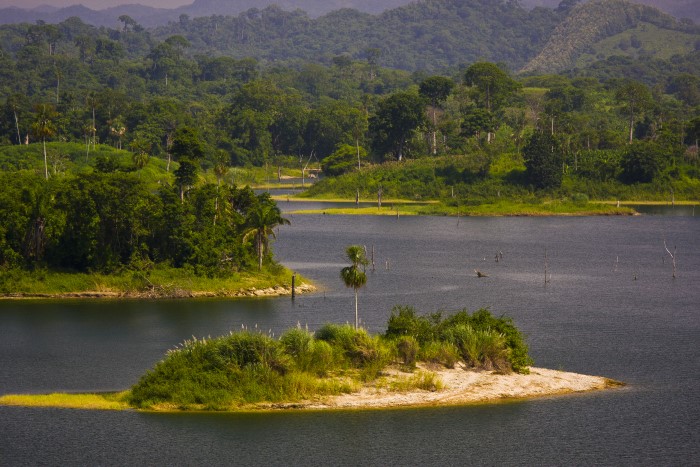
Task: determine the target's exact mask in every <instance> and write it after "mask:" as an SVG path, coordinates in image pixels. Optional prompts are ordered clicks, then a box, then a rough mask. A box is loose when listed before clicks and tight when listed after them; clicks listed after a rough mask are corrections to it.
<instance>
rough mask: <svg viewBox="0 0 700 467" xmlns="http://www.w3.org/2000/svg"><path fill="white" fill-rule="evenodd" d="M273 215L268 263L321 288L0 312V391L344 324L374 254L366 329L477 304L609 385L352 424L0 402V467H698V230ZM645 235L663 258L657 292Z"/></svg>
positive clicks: (287, 416)
mask: <svg viewBox="0 0 700 467" xmlns="http://www.w3.org/2000/svg"><path fill="white" fill-rule="evenodd" d="M281 204H283V203H281ZM290 204H292V203H290ZM290 218H291V220H292V224H291V225H290V226H285V227H283V228H281V229H280V232H279V235H278V240H277V241H276V243H275V245H274V247H275V251H276V253H277V255H278V257H279V258H280V260H281V261H282V262H283V263H284V264H286V265H287V266H288V267H290V268H292V269H294V270H296V271H298V272H299V273H301V274H303V275H305V276H307V277H309V278H312V279H313V280H314V281H316V283H317V284H318V285H320V286H321V287H322V289H321V291H319V292H318V293H316V294H313V295H303V296H298V297H297V299H296V300H295V301H294V302H293V301H292V300H291V299H290V298H289V297H285V298H273V299H258V300H237V301H232V300H203V301H158V302H145V301H126V302H117V301H60V302H46V301H23V302H12V301H0V393H2V394H4V393H17V392H23V393H24V392H26V393H45V392H51V391H109V390H119V389H125V388H127V387H128V386H130V385H132V384H133V383H135V382H136V381H137V379H138V377H139V376H140V375H141V374H142V373H144V372H145V371H146V370H148V369H149V368H151V367H152V366H153V365H154V364H155V363H156V362H157V361H158V360H160V359H161V358H162V356H163V355H164V352H165V351H166V350H167V349H168V348H171V347H173V346H174V345H175V344H177V343H179V342H181V341H183V340H184V339H187V338H190V337H191V336H193V335H194V336H198V337H202V336H208V335H211V336H218V335H221V334H224V333H227V332H228V331H229V330H231V329H240V327H241V325H244V326H248V327H251V328H254V327H255V326H257V327H258V328H259V329H263V330H265V331H267V330H272V332H276V333H279V332H281V331H282V330H284V329H286V328H288V327H289V326H293V325H296V324H297V323H300V324H301V325H308V327H309V328H310V329H316V328H318V327H319V326H320V325H322V324H323V323H326V322H351V321H353V319H354V298H353V294H352V290H350V289H346V288H345V287H344V286H343V285H342V282H341V281H340V278H339V271H340V269H341V268H342V267H343V266H345V265H346V261H345V258H344V249H345V247H346V246H348V245H350V244H362V245H366V246H367V248H368V251H369V252H370V253H371V251H372V246H374V251H375V270H374V272H368V283H367V286H366V287H365V288H363V289H362V290H361V291H360V316H361V319H362V321H363V323H364V325H365V326H366V327H367V328H368V329H370V330H371V331H374V332H381V331H383V330H384V329H385V325H386V320H387V317H388V316H389V314H390V312H391V308H392V307H393V306H394V305H397V304H402V305H412V306H414V307H415V308H416V309H417V310H419V311H421V312H426V313H427V312H434V311H437V310H444V311H447V312H453V311H456V310H460V309H463V308H468V309H469V310H470V311H473V310H475V309H477V308H479V307H489V308H490V309H491V311H492V312H493V313H495V314H502V313H505V314H507V315H509V316H511V317H512V318H514V320H515V321H516V323H517V325H518V326H519V327H520V328H521V329H522V330H523V331H524V332H525V333H526V334H527V336H528V343H529V345H530V348H531V354H532V356H533V358H534V359H535V363H536V365H538V366H543V367H548V368H554V369H563V370H567V371H575V372H581V373H588V374H596V375H603V376H607V377H610V378H614V379H618V380H621V381H624V382H626V383H628V386H627V387H625V388H623V389H620V390H612V391H606V392H600V393H591V394H585V395H578V396H564V397H552V398H545V399H540V400H534V401H519V402H509V403H502V404H493V405H483V406H471V407H458V408H455V407H449V408H437V409H409V410H388V411H369V412H361V411H356V412H352V411H347V412H325V413H324V412H310V413H309V412H301V413H299V412H297V413H295V412H291V413H273V414H252V415H251V414H246V415H240V414H144V413H136V412H116V413H111V412H91V411H75V410H60V409H27V408H13V407H0V465H3V466H4V465H7V466H15V465H37V464H42V465H145V464H148V465H290V464H300V465H416V464H427V465H591V464H602V465H698V464H699V463H700V391H698V388H699V387H700V218H699V217H690V216H684V217H679V216H637V217H614V218H607V217H584V218H461V219H460V220H459V221H458V220H457V219H455V218H446V217H401V218H400V219H396V218H395V217H346V216H324V215H317V216H300V215H290ZM664 238H665V239H666V241H667V244H668V245H669V247H670V248H671V249H672V248H673V245H675V246H676V247H677V250H676V251H677V252H676V256H677V276H678V277H677V278H676V279H673V278H672V277H671V275H672V266H671V261H670V257H668V254H667V253H666V252H665V250H664V246H663V240H664ZM545 249H546V252H547V257H548V264H549V272H550V273H551V281H550V282H549V283H548V284H547V285H546V286H545V284H544V253H545ZM499 251H500V252H502V253H503V259H502V260H501V261H500V262H495V261H494V257H495V255H496V253H497V252H499ZM672 251H673V249H672ZM474 269H479V270H481V271H484V272H486V273H488V274H489V275H490V277H488V278H482V279H479V278H477V277H476V274H475V273H474ZM635 277H636V279H635Z"/></svg>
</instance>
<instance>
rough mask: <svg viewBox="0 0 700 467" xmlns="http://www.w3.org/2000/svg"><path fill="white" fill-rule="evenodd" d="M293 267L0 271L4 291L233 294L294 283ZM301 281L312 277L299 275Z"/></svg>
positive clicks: (1, 291) (31, 293) (33, 293)
mask: <svg viewBox="0 0 700 467" xmlns="http://www.w3.org/2000/svg"><path fill="white" fill-rule="evenodd" d="M292 274H293V273H292V271H290V270H288V269H286V268H283V267H274V268H271V269H267V268H264V269H263V271H262V272H259V273H258V272H241V273H234V274H232V275H230V276H227V277H212V278H209V277H203V276H197V275H195V274H193V273H192V272H191V271H189V270H186V269H182V268H172V267H156V268H154V269H152V270H150V271H147V272H141V271H125V272H120V273H115V274H96V273H94V274H87V273H68V272H58V271H48V270H37V271H25V270H16V269H15V270H8V271H0V295H5V296H10V297H14V296H53V295H56V296H60V295H70V294H91V293H94V294H102V295H105V296H109V295H126V296H144V297H152V298H157V297H184V296H190V295H195V296H196V295H200V294H207V295H218V296H231V295H234V294H236V293H238V292H242V291H248V290H251V289H253V288H255V289H267V288H272V287H277V286H290V285H291V281H292V279H291V277H292ZM296 283H297V285H301V284H304V283H308V280H306V279H304V278H303V277H302V276H300V275H297V282H296Z"/></svg>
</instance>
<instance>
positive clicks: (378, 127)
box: [369, 92, 425, 161]
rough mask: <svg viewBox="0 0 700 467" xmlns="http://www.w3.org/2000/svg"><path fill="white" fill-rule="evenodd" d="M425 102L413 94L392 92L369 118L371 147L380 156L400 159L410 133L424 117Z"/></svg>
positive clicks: (421, 122)
mask: <svg viewBox="0 0 700 467" xmlns="http://www.w3.org/2000/svg"><path fill="white" fill-rule="evenodd" d="M423 109H424V102H423V100H422V99H421V98H420V97H419V96H418V95H415V94H412V93H409V92H401V93H396V94H392V95H391V96H389V97H387V98H386V99H384V100H382V101H381V102H379V104H378V108H377V112H376V114H375V115H374V116H373V117H372V118H371V119H370V122H369V127H370V133H371V134H372V140H373V147H374V148H375V150H376V151H378V154H379V155H380V158H381V159H384V158H385V157H386V156H387V155H390V156H392V157H393V158H395V159H397V160H399V161H400V160H402V159H403V156H404V149H406V145H407V143H408V141H409V140H410V137H411V133H412V132H413V131H414V130H415V129H416V128H418V127H419V126H420V125H421V124H423V123H424V121H425V116H424V113H423Z"/></svg>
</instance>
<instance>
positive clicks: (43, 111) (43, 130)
mask: <svg viewBox="0 0 700 467" xmlns="http://www.w3.org/2000/svg"><path fill="white" fill-rule="evenodd" d="M34 110H35V111H36V118H35V120H34V123H32V132H33V133H34V135H35V136H36V137H37V138H41V142H42V144H43V146H44V175H45V177H46V179H47V180H48V179H49V163H48V158H47V157H46V138H50V137H52V136H53V135H54V134H55V133H56V125H55V124H54V122H53V119H54V118H55V117H56V110H54V108H53V106H52V105H49V104H39V105H37V106H36V107H35V108H34Z"/></svg>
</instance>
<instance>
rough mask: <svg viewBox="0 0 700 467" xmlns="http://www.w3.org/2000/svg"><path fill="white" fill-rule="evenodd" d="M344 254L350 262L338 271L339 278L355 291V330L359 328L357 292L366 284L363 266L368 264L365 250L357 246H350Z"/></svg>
mask: <svg viewBox="0 0 700 467" xmlns="http://www.w3.org/2000/svg"><path fill="white" fill-rule="evenodd" d="M345 254H346V255H347V257H348V259H349V260H350V266H346V267H344V268H343V269H341V270H340V278H341V279H343V282H344V283H345V286H346V287H348V288H349V287H352V288H353V290H354V291H355V329H357V328H358V327H359V324H360V323H359V318H358V314H357V291H358V290H359V289H360V288H361V287H363V286H364V285H365V284H366V283H367V274H366V273H365V271H364V266H366V265H367V264H369V261H368V260H367V257H366V256H365V250H364V248H363V247H361V246H359V245H351V246H349V247H348V248H347V249H346V250H345Z"/></svg>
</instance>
